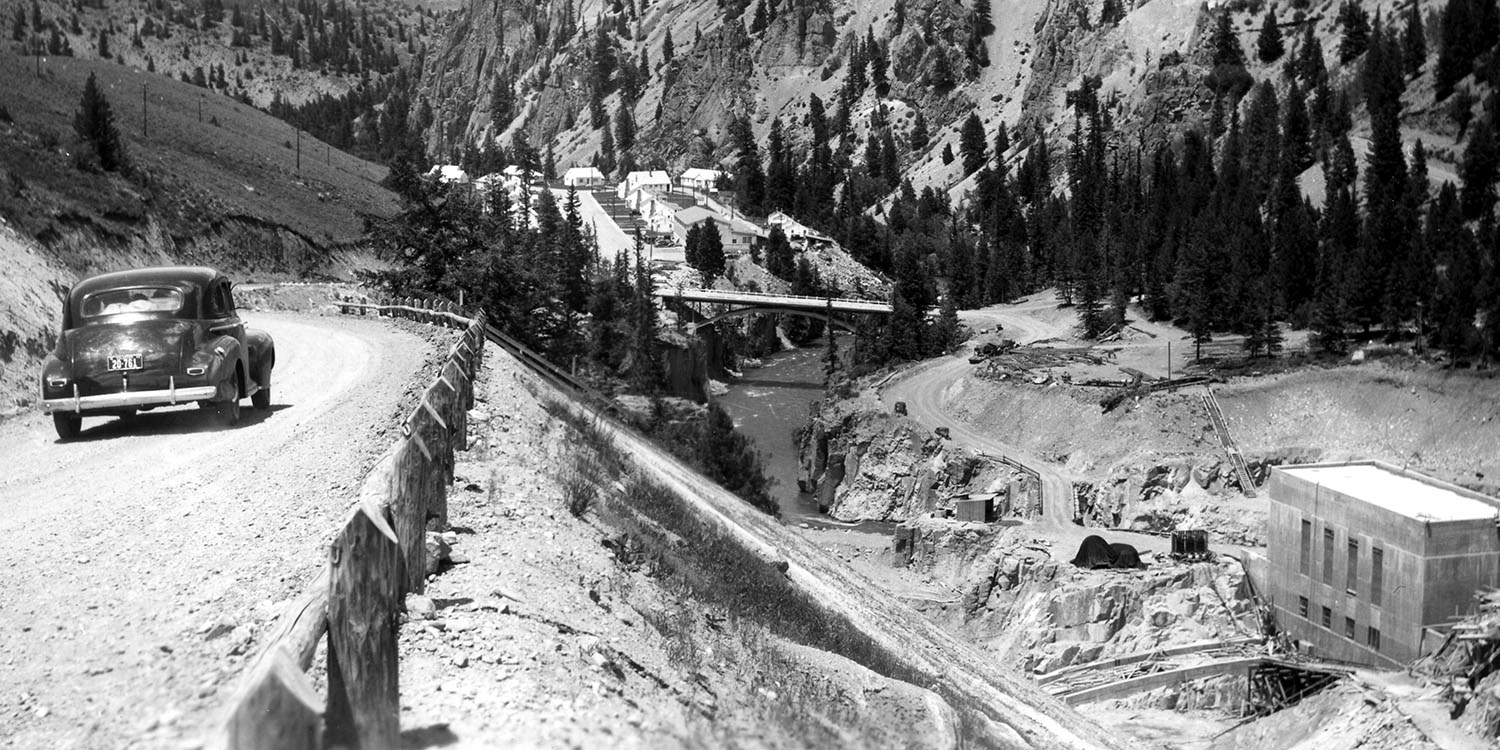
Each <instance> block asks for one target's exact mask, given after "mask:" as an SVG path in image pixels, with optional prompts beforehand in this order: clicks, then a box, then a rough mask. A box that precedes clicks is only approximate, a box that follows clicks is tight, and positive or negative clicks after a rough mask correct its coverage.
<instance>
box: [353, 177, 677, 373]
mask: <svg viewBox="0 0 1500 750" xmlns="http://www.w3.org/2000/svg"><path fill="white" fill-rule="evenodd" d="M394 182H395V187H396V190H397V191H398V193H400V194H401V196H402V200H403V205H404V208H403V210H402V211H401V212H400V213H399V214H398V215H396V216H394V217H391V218H388V219H378V220H372V221H371V223H370V226H369V232H368V236H369V242H370V245H371V247H372V248H373V249H374V250H375V251H376V252H377V253H379V254H380V255H381V256H382V257H385V258H388V259H390V260H391V261H392V262H393V264H394V267H393V268H391V269H389V270H385V271H380V272H375V273H372V274H370V280H371V281H372V282H374V283H376V284H378V285H379V286H380V287H381V288H383V289H385V290H387V291H388V292H390V293H391V294H394V295H400V296H419V297H428V296H437V297H443V298H447V299H457V298H458V297H459V295H460V293H462V294H463V296H464V298H465V299H466V300H470V301H472V303H473V304H474V305H476V306H477V307H479V308H481V309H483V310H484V311H485V312H486V314H487V315H488V316H489V319H490V322H491V323H492V324H494V325H496V326H497V327H499V328H500V329H501V330H503V331H505V332H506V333H508V334H510V335H511V336H513V337H515V338H516V339H518V340H520V341H521V342H522V343H524V344H526V345H527V346H529V347H531V348H533V349H535V350H537V351H539V352H541V353H542V354H544V355H545V356H547V357H548V358H550V359H552V360H553V361H555V362H574V361H576V362H578V366H579V368H580V370H581V371H582V372H583V373H584V374H585V375H586V376H587V375H588V374H589V373H595V374H597V375H598V376H599V377H601V378H618V379H623V380H626V381H629V382H631V383H632V384H633V385H634V387H636V388H637V389H638V390H641V391H642V392H645V393H653V392H655V391H657V390H658V389H659V388H660V387H661V385H662V375H663V371H662V354H661V351H660V346H659V343H658V339H657V333H658V331H659V327H660V323H659V321H658V316H657V305H656V302H655V300H654V299H653V298H652V281H651V276H650V271H649V268H648V267H647V263H648V261H647V260H646V252H645V243H644V240H643V239H642V238H641V237H640V236H639V235H637V238H636V245H635V250H634V252H633V253H620V254H619V255H617V256H616V257H614V258H600V257H599V255H598V251H597V249H596V246H595V244H594V240H593V237H591V236H590V234H589V232H588V230H587V229H586V228H585V226H584V223H583V218H582V215H581V214H580V212H579V208H578V197H577V195H576V194H574V193H572V192H571V191H570V192H569V194H568V195H567V197H566V198H564V199H563V200H561V201H559V200H558V199H556V198H554V197H553V194H552V192H551V191H547V190H544V191H541V192H540V193H539V194H538V195H537V198H536V203H535V205H534V206H533V205H526V204H516V203H514V202H513V201H512V200H511V198H510V196H509V195H508V194H507V193H506V192H505V191H503V190H495V191H491V192H490V193H488V194H487V195H481V196H477V197H476V196H470V195H469V194H468V192H467V189H466V188H462V187H459V188H449V187H445V186H443V185H442V184H440V183H437V182H435V181H433V180H430V179H428V178H424V177H419V176H418V175H417V174H416V173H415V171H407V172H405V173H403V174H402V175H401V176H399V177H398V178H397V179H396V180H394ZM523 195H525V196H528V197H527V198H526V199H525V200H527V201H528V202H529V201H530V198H529V193H524V194H523ZM533 213H534V214H535V217H536V221H535V223H534V224H533V222H532V221H531V220H530V219H529V217H530V216H531V215H532V214H533ZM413 249H414V250H415V252H410V250H413ZM575 358H576V359H575Z"/></svg>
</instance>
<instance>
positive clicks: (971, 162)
mask: <svg viewBox="0 0 1500 750" xmlns="http://www.w3.org/2000/svg"><path fill="white" fill-rule="evenodd" d="M958 152H959V154H961V155H962V156H963V165H964V174H965V175H970V174H973V173H975V172H977V171H979V168H980V167H982V166H984V162H985V155H984V123H983V122H981V121H980V119H979V113H978V112H970V113H969V117H968V119H966V120H964V124H963V128H962V129H961V130H960V131H959V135H958Z"/></svg>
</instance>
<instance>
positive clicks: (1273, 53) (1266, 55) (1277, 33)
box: [1255, 8, 1286, 63]
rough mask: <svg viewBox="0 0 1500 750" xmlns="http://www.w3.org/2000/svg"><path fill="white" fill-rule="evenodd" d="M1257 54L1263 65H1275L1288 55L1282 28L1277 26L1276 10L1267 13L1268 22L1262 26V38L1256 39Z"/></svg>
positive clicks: (1272, 9)
mask: <svg viewBox="0 0 1500 750" xmlns="http://www.w3.org/2000/svg"><path fill="white" fill-rule="evenodd" d="M1255 52H1256V54H1257V55H1259V57H1260V61H1261V62H1263V63H1273V62H1276V61H1277V60H1280V59H1281V56H1282V55H1283V54H1285V53H1286V45H1285V44H1284V43H1283V42H1282V41H1281V28H1280V27H1279V26H1278V25H1277V24H1276V9H1275V8H1271V9H1269V10H1267V11H1266V20H1265V21H1264V22H1263V23H1262V24H1261V26H1260V36H1258V37H1256V39H1255Z"/></svg>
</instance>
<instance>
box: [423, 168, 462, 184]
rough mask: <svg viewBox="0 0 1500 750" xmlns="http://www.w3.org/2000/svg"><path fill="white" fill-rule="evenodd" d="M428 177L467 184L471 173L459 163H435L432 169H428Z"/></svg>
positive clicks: (445, 181) (439, 180)
mask: <svg viewBox="0 0 1500 750" xmlns="http://www.w3.org/2000/svg"><path fill="white" fill-rule="evenodd" d="M427 176H428V177H435V178H437V181H438V182H443V183H459V184H467V183H468V181H469V174H468V173H467V172H465V171H464V170H463V167H460V166H458V165H457V164H434V165H432V169H429V170H427Z"/></svg>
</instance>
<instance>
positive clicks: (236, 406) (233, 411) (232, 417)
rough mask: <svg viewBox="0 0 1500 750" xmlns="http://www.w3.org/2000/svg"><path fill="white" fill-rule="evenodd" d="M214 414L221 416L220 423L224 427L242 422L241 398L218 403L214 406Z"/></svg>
mask: <svg viewBox="0 0 1500 750" xmlns="http://www.w3.org/2000/svg"><path fill="white" fill-rule="evenodd" d="M214 415H215V416H217V417H218V418H219V424H220V425H222V426H224V427H233V426H235V425H237V424H239V422H240V400H239V399H238V398H235V399H231V400H229V401H225V402H222V403H220V404H217V405H216V406H215V407H214Z"/></svg>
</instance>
